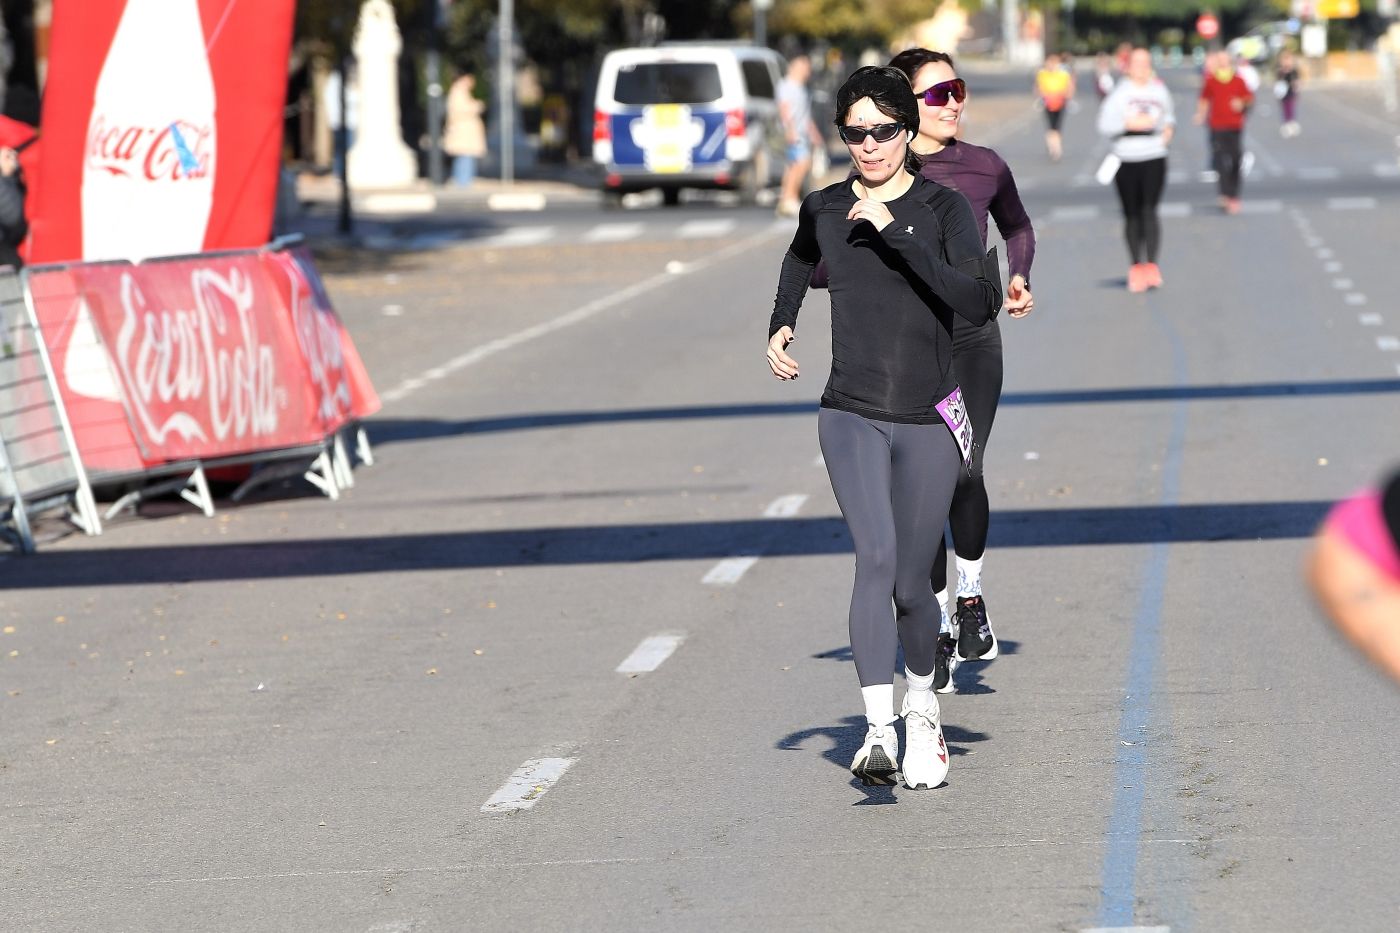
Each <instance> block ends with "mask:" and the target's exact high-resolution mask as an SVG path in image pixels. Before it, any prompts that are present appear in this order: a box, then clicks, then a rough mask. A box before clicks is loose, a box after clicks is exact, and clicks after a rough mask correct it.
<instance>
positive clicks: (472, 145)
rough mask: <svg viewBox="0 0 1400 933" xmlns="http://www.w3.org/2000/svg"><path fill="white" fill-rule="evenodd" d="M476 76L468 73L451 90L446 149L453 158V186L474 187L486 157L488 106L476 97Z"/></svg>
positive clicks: (448, 91)
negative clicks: (477, 171) (482, 158)
mask: <svg viewBox="0 0 1400 933" xmlns="http://www.w3.org/2000/svg"><path fill="white" fill-rule="evenodd" d="M475 92H476V77H475V76H474V75H470V74H464V75H461V76H460V77H458V78H457V80H456V81H453V82H452V86H451V87H450V88H448V90H447V125H446V126H445V128H444V130H443V134H442V150H443V152H446V153H447V154H448V155H450V156H452V183H453V184H455V185H456V186H457V187H459V188H470V187H471V185H472V183H473V182H474V181H476V166H477V160H478V159H480V158H481V157H482V156H484V155H486V123H485V121H483V119H482V114H484V113H485V112H486V104H485V103H484V102H482V101H480V100H477V98H476V93H475Z"/></svg>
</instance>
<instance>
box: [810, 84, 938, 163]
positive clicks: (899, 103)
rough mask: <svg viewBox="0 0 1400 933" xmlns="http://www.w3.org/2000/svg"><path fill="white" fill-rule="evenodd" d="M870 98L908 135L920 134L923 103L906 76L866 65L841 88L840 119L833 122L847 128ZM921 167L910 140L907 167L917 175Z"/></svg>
mask: <svg viewBox="0 0 1400 933" xmlns="http://www.w3.org/2000/svg"><path fill="white" fill-rule="evenodd" d="M866 97H868V98H870V100H871V102H872V103H873V104H874V105H875V106H876V107H877V108H878V109H879V111H880V112H881V113H883V114H884V115H885V116H887V117H889V118H891V119H892V120H893V121H894V122H896V123H899V124H901V125H902V126H903V127H904V129H905V130H906V131H907V132H913V133H917V132H918V131H919V100H918V98H916V97H915V96H914V89H913V88H912V87H910V86H909V79H908V78H907V77H905V75H904V72H902V71H900V70H899V69H898V68H890V67H889V66H886V67H884V68H878V67H876V66H874V65H866V66H865V67H864V68H857V69H856V70H855V71H853V72H851V76H850V77H849V78H847V79H846V83H845V84H843V85H841V90H839V91H837V92H836V119H835V120H834V121H832V122H834V123H835V124H836V125H837V126H842V125H844V124H845V122H846V115H847V114H848V113H850V111H851V107H853V106H854V105H855V103H856V101H858V100H862V99H864V98H866ZM921 164H922V163H921V162H920V161H919V157H918V156H917V155H915V154H914V150H913V149H910V148H909V141H908V137H907V136H906V137H905V142H904V167H905V168H906V169H907V170H909V171H910V172H912V173H913V174H915V175H917V174H919V167H920V165H921Z"/></svg>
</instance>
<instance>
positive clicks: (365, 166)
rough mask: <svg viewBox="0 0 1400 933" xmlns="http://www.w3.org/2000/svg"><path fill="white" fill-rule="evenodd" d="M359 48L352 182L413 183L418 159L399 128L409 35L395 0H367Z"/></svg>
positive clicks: (364, 184)
mask: <svg viewBox="0 0 1400 933" xmlns="http://www.w3.org/2000/svg"><path fill="white" fill-rule="evenodd" d="M353 48H354V52H355V63H356V68H357V71H358V72H359V79H360V94H359V120H358V121H357V126H356V131H355V144H354V146H352V147H351V149H350V160H349V163H348V164H347V166H346V170H347V172H348V174H349V179H350V187H352V188H404V187H408V186H410V185H412V184H413V182H414V181H415V180H416V179H417V178H418V159H417V157H416V156H414V154H413V150H412V149H410V148H408V146H407V145H405V144H404V141H403V137H402V135H401V134H400V131H399V72H398V61H399V52H400V51H402V49H403V40H402V39H401V38H400V36H399V27H398V26H397V25H396V24H395V22H394V8H393V7H392V6H391V5H390V4H389V0H365V2H364V5H363V6H361V7H360V23H359V26H358V27H357V28H356V30H355V44H354V47H353Z"/></svg>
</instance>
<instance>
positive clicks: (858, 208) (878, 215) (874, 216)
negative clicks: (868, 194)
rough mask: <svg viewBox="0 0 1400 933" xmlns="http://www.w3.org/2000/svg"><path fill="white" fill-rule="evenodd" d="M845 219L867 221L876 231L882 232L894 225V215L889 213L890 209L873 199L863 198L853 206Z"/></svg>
mask: <svg viewBox="0 0 1400 933" xmlns="http://www.w3.org/2000/svg"><path fill="white" fill-rule="evenodd" d="M846 219H847V220H857V221H859V220H868V221H870V223H871V225H872V226H874V228H875V229H876V230H884V229H885V228H886V227H888V226H889V225H890V224H892V223H894V215H893V214H891V213H890V209H889V208H888V207H886V206H885V205H884V204H883V203H881V202H880V201H876V200H875V199H873V198H864V199H862V200H860V201H857V202H856V203H855V204H853V205H852V206H851V209H850V211H849V212H848V213H847V214H846Z"/></svg>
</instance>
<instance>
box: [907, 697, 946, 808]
mask: <svg viewBox="0 0 1400 933" xmlns="http://www.w3.org/2000/svg"><path fill="white" fill-rule="evenodd" d="M930 699H931V700H932V702H931V703H930V704H929V707H928V709H925V710H913V709H910V708H909V694H907V693H906V694H905V695H904V709H903V710H902V711H901V712H900V715H901V716H903V717H904V742H905V748H904V786H905V787H907V788H909V789H910V790H918V789H923V790H932V789H933V788H935V787H937V786H938V785H939V784H942V783H943V780H944V778H946V777H947V776H948V746H947V745H945V744H944V742H943V723H942V719H941V717H940V716H939V713H938V699H937V698H936V697H930Z"/></svg>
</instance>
